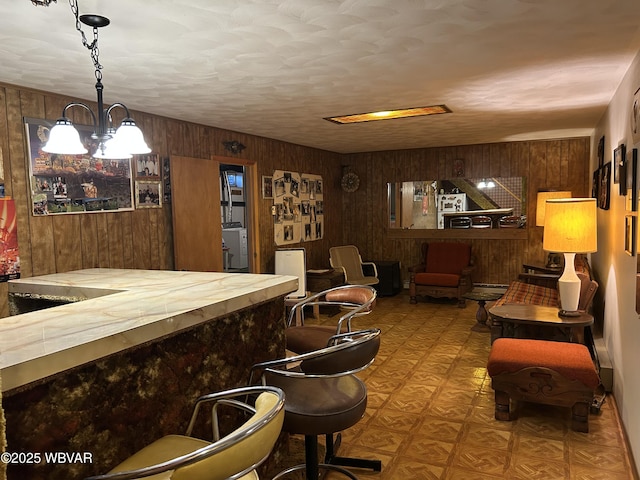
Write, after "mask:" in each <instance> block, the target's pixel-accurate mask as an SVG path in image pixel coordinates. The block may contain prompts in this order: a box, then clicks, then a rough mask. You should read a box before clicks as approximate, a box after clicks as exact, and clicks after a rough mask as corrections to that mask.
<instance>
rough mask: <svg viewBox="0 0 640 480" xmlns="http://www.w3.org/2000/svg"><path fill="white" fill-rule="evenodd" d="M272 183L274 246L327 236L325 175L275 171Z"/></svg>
mask: <svg viewBox="0 0 640 480" xmlns="http://www.w3.org/2000/svg"><path fill="white" fill-rule="evenodd" d="M272 181H273V189H272V192H273V221H274V229H273V230H274V240H275V244H276V245H290V244H294V243H300V242H310V241H313V240H320V239H321V238H322V237H323V235H324V201H323V199H324V193H323V192H324V185H323V182H322V176H320V175H312V174H307V173H303V174H300V173H298V172H290V171H284V170H276V171H275V172H274V173H273V180H272Z"/></svg>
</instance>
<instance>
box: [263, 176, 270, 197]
mask: <svg viewBox="0 0 640 480" xmlns="http://www.w3.org/2000/svg"><path fill="white" fill-rule="evenodd" d="M262 198H264V199H268V198H273V177H267V176H264V175H263V176H262Z"/></svg>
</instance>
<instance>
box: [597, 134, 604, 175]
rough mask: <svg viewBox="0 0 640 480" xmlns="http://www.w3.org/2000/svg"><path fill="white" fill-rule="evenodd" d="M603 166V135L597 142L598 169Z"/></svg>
mask: <svg viewBox="0 0 640 480" xmlns="http://www.w3.org/2000/svg"><path fill="white" fill-rule="evenodd" d="M603 165H604V135H603V136H602V137H600V141H599V142H598V167H602V166H603Z"/></svg>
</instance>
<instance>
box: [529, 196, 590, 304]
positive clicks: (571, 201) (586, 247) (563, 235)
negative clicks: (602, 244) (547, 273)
mask: <svg viewBox="0 0 640 480" xmlns="http://www.w3.org/2000/svg"><path fill="white" fill-rule="evenodd" d="M542 248H543V249H544V250H546V251H551V252H562V253H564V271H563V272H562V276H561V277H560V278H559V279H558V292H559V294H560V302H561V305H562V310H560V315H563V316H573V315H578V312H577V310H578V304H579V302H580V286H581V284H580V279H579V278H578V275H576V269H575V263H574V262H575V257H576V253H592V252H595V251H597V249H598V233H597V215H596V199H595V198H561V199H551V200H547V201H546V208H545V220H544V239H543V244H542Z"/></svg>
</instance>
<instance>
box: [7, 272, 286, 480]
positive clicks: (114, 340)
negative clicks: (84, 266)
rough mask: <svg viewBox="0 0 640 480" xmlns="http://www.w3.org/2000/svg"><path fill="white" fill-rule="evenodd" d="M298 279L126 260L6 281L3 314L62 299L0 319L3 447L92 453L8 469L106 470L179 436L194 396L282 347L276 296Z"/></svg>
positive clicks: (38, 473) (56, 473) (242, 376)
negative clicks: (145, 266) (129, 265)
mask: <svg viewBox="0 0 640 480" xmlns="http://www.w3.org/2000/svg"><path fill="white" fill-rule="evenodd" d="M296 288H297V278H296V277H292V276H276V275H255V274H232V273H202V272H178V271H157V270H124V269H88V270H79V271H74V272H67V273H59V274H52V275H44V276H39V277H30V278H24V279H19V280H13V281H11V282H9V297H10V298H9V301H10V308H11V309H12V311H16V310H17V311H20V310H23V309H24V308H25V305H30V304H36V305H37V304H38V303H41V302H43V303H44V304H49V303H50V302H53V303H54V304H56V303H60V304H59V306H55V307H52V308H46V309H43V310H37V311H31V312H28V313H22V314H18V315H15V316H10V317H6V318H2V319H0V371H1V375H2V391H3V407H4V410H5V416H6V422H7V428H6V431H7V450H8V451H10V452H12V451H23V452H34V453H44V452H52V451H53V452H55V451H63V452H68V453H75V452H81V453H82V452H89V453H90V454H91V457H92V462H91V463H90V464H81V463H79V464H58V465H46V464H45V465H37V466H34V465H20V466H16V465H10V466H9V470H8V472H9V478H30V479H37V478H43V479H44V478H46V479H48V480H52V479H56V478H77V477H79V478H82V476H84V475H88V474H93V473H104V472H106V471H107V470H108V469H109V468H110V467H112V466H114V464H115V463H116V462H119V461H120V460H122V459H124V458H126V457H127V456H129V455H130V454H131V453H133V452H134V451H136V450H138V449H139V448H141V447H142V446H144V445H146V444H148V443H151V441H153V440H155V439H156V438H158V437H160V436H161V435H164V434H166V433H182V432H183V430H184V424H185V423H186V422H187V421H188V419H189V416H190V409H191V406H192V404H193V401H194V400H195V398H197V397H198V396H199V395H202V394H205V393H210V392H212V391H218V390H222V389H227V388H233V387H235V386H238V385H242V384H243V383H244V382H246V380H247V376H248V371H249V368H250V366H251V365H252V364H253V363H255V362H257V361H263V360H266V359H270V358H277V357H278V356H281V355H283V354H284V321H283V315H284V301H283V297H284V296H285V295H286V294H287V293H289V292H291V291H294V290H296ZM65 302H71V303H65ZM12 470H13V472H12ZM24 475H26V476H24Z"/></svg>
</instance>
